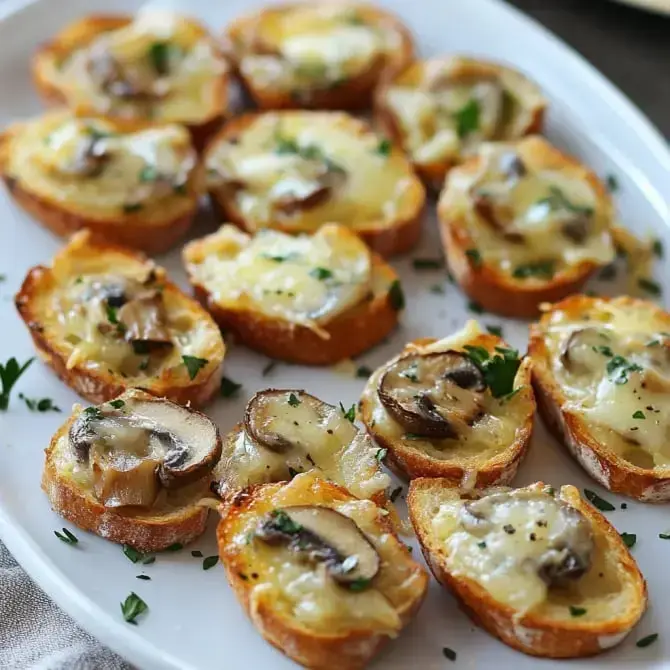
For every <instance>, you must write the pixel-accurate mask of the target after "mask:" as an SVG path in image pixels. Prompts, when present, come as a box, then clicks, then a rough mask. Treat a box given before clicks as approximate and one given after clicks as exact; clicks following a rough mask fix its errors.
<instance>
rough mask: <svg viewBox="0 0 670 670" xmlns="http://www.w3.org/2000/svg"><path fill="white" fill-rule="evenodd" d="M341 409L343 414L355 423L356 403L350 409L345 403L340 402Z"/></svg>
mask: <svg viewBox="0 0 670 670" xmlns="http://www.w3.org/2000/svg"><path fill="white" fill-rule="evenodd" d="M340 411H341V412H342V416H343V417H344V418H345V419H346V420H347V421H350V422H351V423H353V422H354V421H355V420H356V404H355V403H354V404H353V405H352V406H351V407H350V408H349V409H344V405H343V404H342V403H340Z"/></svg>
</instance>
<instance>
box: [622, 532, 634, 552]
mask: <svg viewBox="0 0 670 670" xmlns="http://www.w3.org/2000/svg"><path fill="white" fill-rule="evenodd" d="M620 535H621V539H622V540H623V543H624V544H625V545H626V546H627V547H628V548H629V549H632V548H633V547H634V546H635V543H636V542H637V535H636V534H635V533H620Z"/></svg>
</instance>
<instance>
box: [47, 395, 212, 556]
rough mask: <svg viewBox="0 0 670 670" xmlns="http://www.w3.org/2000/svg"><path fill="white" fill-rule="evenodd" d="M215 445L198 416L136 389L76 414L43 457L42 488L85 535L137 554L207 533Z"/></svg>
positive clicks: (209, 424) (208, 428)
mask: <svg viewBox="0 0 670 670" xmlns="http://www.w3.org/2000/svg"><path fill="white" fill-rule="evenodd" d="M221 450H222V445H221V437H220V436H219V431H218V429H217V427H216V426H215V425H214V423H212V421H211V420H210V419H208V418H207V417H206V416H205V415H204V414H201V413H200V412H196V411H195V410H193V409H190V408H187V407H183V406H181V405H176V404H174V403H172V402H170V401H168V400H166V399H165V398H158V397H156V396H153V395H151V394H149V393H146V392H144V391H141V390H139V389H130V390H128V391H125V392H124V393H122V394H121V395H120V396H118V397H117V398H115V399H114V400H111V401H109V402H106V403H103V404H100V405H97V406H92V407H87V408H85V409H83V408H81V407H79V406H75V409H74V413H73V415H72V416H71V417H70V418H69V419H68V421H67V422H66V423H65V424H64V425H63V426H61V428H60V429H59V430H58V432H57V433H56V435H54V437H53V439H52V440H51V444H50V445H49V448H48V449H47V450H46V462H45V466H44V471H43V475H42V488H43V490H44V492H45V493H46V494H47V496H48V498H49V501H50V503H51V505H52V507H53V508H54V510H55V511H56V512H58V513H59V514H60V515H62V516H63V517H64V518H65V519H67V520H69V521H71V522H72V523H74V524H76V525H77V526H79V527H80V528H83V529H84V530H88V531H92V532H94V533H97V534H98V535H100V536H102V537H104V538H107V539H110V540H112V541H114V542H119V543H122V544H128V545H130V546H132V547H135V548H137V549H138V550H140V551H160V550H162V549H165V548H166V547H168V546H170V545H172V544H174V543H175V542H180V543H186V542H190V541H191V540H192V539H194V538H195V537H197V536H198V535H200V534H201V533H202V532H203V531H204V529H205V522H206V520H207V509H208V508H206V507H202V506H200V505H199V503H200V501H201V500H202V499H204V498H207V497H209V496H210V493H209V486H210V484H211V481H212V474H211V473H212V470H213V468H214V466H215V465H216V464H217V462H218V460H219V458H220V457H221Z"/></svg>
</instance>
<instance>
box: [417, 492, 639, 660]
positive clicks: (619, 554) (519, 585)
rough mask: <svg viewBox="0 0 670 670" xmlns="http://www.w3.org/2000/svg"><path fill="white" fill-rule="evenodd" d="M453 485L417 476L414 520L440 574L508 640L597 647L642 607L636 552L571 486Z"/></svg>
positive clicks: (517, 644)
mask: <svg viewBox="0 0 670 670" xmlns="http://www.w3.org/2000/svg"><path fill="white" fill-rule="evenodd" d="M450 487H451V483H450V482H449V481H446V480H443V479H417V480H414V481H413V482H412V483H411V484H410V490H409V494H408V506H409V512H410V519H411V521H412V525H413V526H414V530H415V531H416V534H417V537H418V539H419V542H420V544H421V547H422V549H423V553H424V555H425V557H426V560H427V562H428V564H429V566H430V568H431V570H432V571H433V574H434V575H435V577H436V578H437V580H438V581H439V582H440V583H441V584H442V585H444V586H445V587H447V588H449V589H450V590H451V591H452V592H453V593H454V595H455V596H456V598H457V599H458V600H459V601H460V602H461V603H462V604H463V606H464V610H465V611H466V612H468V613H471V615H472V618H473V620H474V621H475V622H476V623H477V624H479V625H480V626H482V627H483V628H485V629H486V630H487V631H488V632H490V633H491V634H493V635H495V636H497V637H499V638H500V639H501V640H502V641H503V642H505V643H506V644H508V645H510V646H512V647H514V648H515V649H518V650H520V651H523V652H525V653H527V654H531V655H533V656H547V657H555V658H571V657H581V656H591V655H593V654H597V653H600V652H601V651H605V650H606V649H608V648H610V647H612V646H614V645H616V644H618V643H619V642H621V641H622V640H623V639H624V638H625V637H626V635H627V634H628V633H629V632H630V631H631V630H632V628H633V627H634V626H635V624H636V623H637V622H638V621H639V619H640V618H641V616H642V615H643V614H644V611H645V609H646V606H647V592H646V586H645V582H644V578H643V577H642V575H641V573H640V570H639V568H638V567H637V565H636V563H635V560H634V559H633V557H632V556H631V555H630V552H629V550H628V548H627V547H626V545H625V543H624V542H623V540H622V539H621V537H620V536H619V533H618V532H617V531H616V530H615V529H614V528H613V527H612V526H611V525H610V524H609V522H608V521H607V520H606V519H605V517H604V516H602V515H601V514H599V513H598V512H597V511H596V510H595V509H594V508H592V507H591V506H590V505H589V504H588V503H586V502H585V501H584V500H582V499H581V498H580V495H579V492H578V490H577V489H576V488H575V487H574V486H563V487H561V489H560V491H557V490H555V489H554V488H553V487H550V486H547V485H545V484H542V483H537V484H531V485H530V486H526V487H525V488H520V489H506V488H500V487H499V488H494V489H485V490H481V491H469V492H464V491H462V490H461V491H459V490H455V489H453V488H450Z"/></svg>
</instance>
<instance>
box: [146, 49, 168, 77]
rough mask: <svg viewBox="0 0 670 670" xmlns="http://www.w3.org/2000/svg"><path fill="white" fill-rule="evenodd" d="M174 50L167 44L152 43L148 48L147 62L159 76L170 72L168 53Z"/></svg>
mask: <svg viewBox="0 0 670 670" xmlns="http://www.w3.org/2000/svg"><path fill="white" fill-rule="evenodd" d="M173 49H174V47H173V45H172V44H170V43H169V42H154V43H153V44H152V45H151V46H150V47H149V54H148V55H149V60H150V61H151V65H152V67H153V68H154V70H156V73H157V74H159V75H166V74H167V73H168V72H169V71H170V53H171V51H172V50H173Z"/></svg>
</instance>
